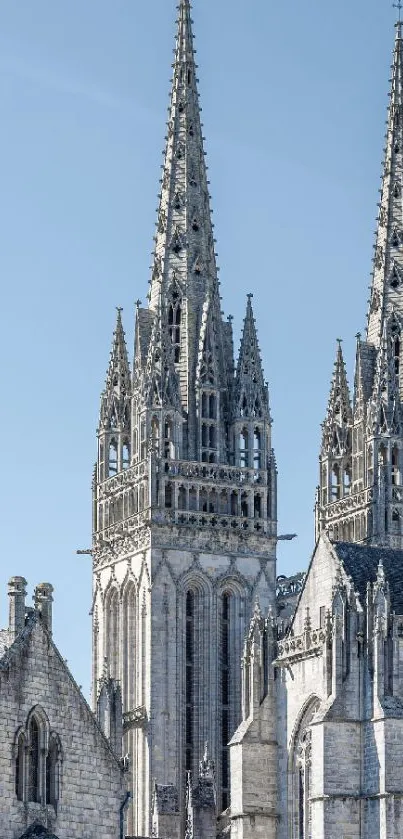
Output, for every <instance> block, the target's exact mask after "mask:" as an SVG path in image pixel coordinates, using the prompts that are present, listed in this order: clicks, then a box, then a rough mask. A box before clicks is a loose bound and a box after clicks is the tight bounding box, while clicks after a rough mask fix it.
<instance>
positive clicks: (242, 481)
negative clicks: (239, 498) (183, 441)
mask: <svg viewBox="0 0 403 839" xmlns="http://www.w3.org/2000/svg"><path fill="white" fill-rule="evenodd" d="M161 469H162V472H163V473H164V474H165V475H166V476H169V478H171V479H173V480H176V479H178V480H180V479H184V478H185V479H186V480H187V481H190V482H191V481H193V480H194V481H196V482H198V481H203V483H204V482H206V483H210V484H212V485H214V486H215V487H217V486H219V485H220V484H223V485H226V486H230V485H233V486H234V485H235V486H238V487H243V486H245V485H248V486H256V485H258V486H266V484H267V474H268V473H267V470H266V469H251V468H248V467H246V468H244V469H241V468H240V467H238V466H225V465H222V464H220V463H199V462H198V461H187V460H165V461H163V462H162V464H161Z"/></svg>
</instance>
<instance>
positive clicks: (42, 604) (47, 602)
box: [34, 583, 53, 634]
mask: <svg viewBox="0 0 403 839" xmlns="http://www.w3.org/2000/svg"><path fill="white" fill-rule="evenodd" d="M52 593H53V586H52V585H51V584H50V583H39V585H38V586H36V589H35V594H34V604H35V611H36V612H39V614H40V616H41V618H42V623H43V625H44V627H45V628H46V629H47V630H48V632H49V633H50V634H52V603H53V597H52Z"/></svg>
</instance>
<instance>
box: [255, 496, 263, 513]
mask: <svg viewBox="0 0 403 839" xmlns="http://www.w3.org/2000/svg"><path fill="white" fill-rule="evenodd" d="M254 516H255V519H260V518H261V517H262V499H261V496H260V495H258V494H257V493H255V498H254Z"/></svg>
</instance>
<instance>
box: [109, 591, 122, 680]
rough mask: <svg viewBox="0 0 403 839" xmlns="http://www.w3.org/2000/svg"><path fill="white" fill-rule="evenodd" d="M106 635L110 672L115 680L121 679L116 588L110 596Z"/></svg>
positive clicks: (117, 594) (117, 595)
mask: <svg viewBox="0 0 403 839" xmlns="http://www.w3.org/2000/svg"><path fill="white" fill-rule="evenodd" d="M106 633H107V635H106V648H107V651H108V652H107V659H108V664H109V671H110V674H111V676H112V678H113V679H119V593H118V590H117V589H116V588H114V589H113V590H112V591H111V593H110V595H109V600H108V604H107V626H106Z"/></svg>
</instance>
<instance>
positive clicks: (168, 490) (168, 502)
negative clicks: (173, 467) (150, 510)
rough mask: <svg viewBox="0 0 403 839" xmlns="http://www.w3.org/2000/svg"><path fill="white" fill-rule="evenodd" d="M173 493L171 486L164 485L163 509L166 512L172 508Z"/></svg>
mask: <svg viewBox="0 0 403 839" xmlns="http://www.w3.org/2000/svg"><path fill="white" fill-rule="evenodd" d="M172 501H173V492H172V484H170V483H169V484H165V507H166V509H167V510H170V509H171V508H172Z"/></svg>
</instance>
